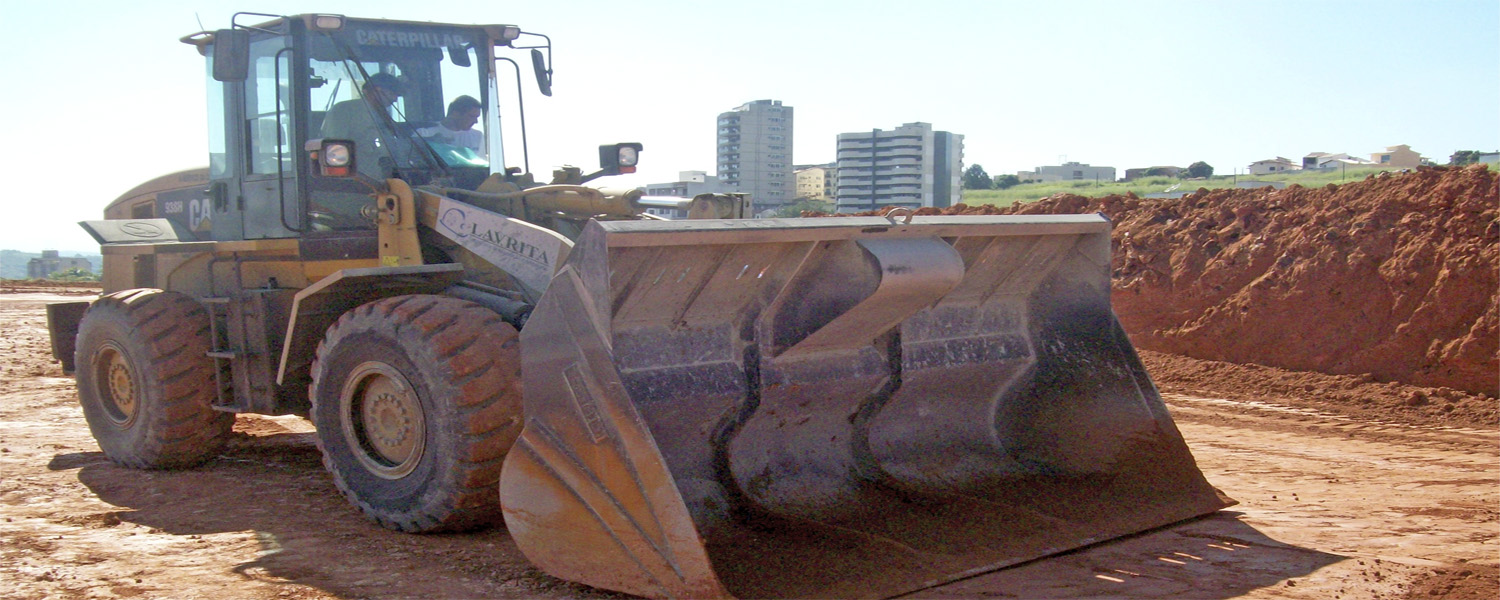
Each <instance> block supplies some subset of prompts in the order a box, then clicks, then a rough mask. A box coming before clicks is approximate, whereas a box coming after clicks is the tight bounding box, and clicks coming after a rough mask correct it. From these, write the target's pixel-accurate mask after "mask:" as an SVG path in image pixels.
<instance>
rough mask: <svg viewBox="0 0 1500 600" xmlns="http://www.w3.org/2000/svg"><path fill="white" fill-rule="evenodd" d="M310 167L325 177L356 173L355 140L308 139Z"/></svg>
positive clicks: (306, 148) (307, 148) (307, 150)
mask: <svg viewBox="0 0 1500 600" xmlns="http://www.w3.org/2000/svg"><path fill="white" fill-rule="evenodd" d="M302 149H303V150H304V151H306V152H307V158H308V161H309V163H308V167H309V168H311V169H312V170H313V172H314V173H317V174H318V175H321V176H323V177H349V176H351V175H353V174H354V159H355V156H354V142H351V141H349V140H325V139H316V140H307V143H306V144H304V145H303V146H302Z"/></svg>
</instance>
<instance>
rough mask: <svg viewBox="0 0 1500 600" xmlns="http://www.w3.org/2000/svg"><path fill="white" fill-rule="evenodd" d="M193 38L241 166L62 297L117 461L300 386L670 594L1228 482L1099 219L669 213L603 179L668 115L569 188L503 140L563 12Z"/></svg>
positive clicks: (422, 482)
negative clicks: (95, 281)
mask: <svg viewBox="0 0 1500 600" xmlns="http://www.w3.org/2000/svg"><path fill="white" fill-rule="evenodd" d="M247 17H254V18H256V20H257V21H258V22H256V23H255V24H253V25H250V24H242V23H240V20H241V19H246V18H247ZM247 20H248V19H247ZM184 41H185V42H187V43H188V44H191V45H193V46H194V47H195V48H197V49H198V50H199V52H201V53H202V54H203V55H204V56H205V57H206V58H207V59H208V66H209V72H210V73H211V75H212V79H211V80H210V81H209V94H208V100H209V108H210V110H209V114H210V127H209V152H210V154H209V166H208V167H207V168H206V169H198V170H192V171H185V172H182V173H175V174H171V175H167V176H163V177H160V178H158V179H156V180H153V181H150V182H148V183H146V184H144V185H142V186H140V187H138V188H136V189H134V190H131V191H130V192H128V193H126V194H125V195H124V196H122V197H121V198H120V199H118V200H117V201H115V202H114V203H112V204H110V205H109V207H108V208H106V210H105V219H104V220H101V221H89V222H85V223H83V224H82V225H83V226H84V227H85V228H86V229H87V230H88V231H89V232H90V233H91V234H92V235H93V236H94V237H95V238H96V239H97V240H98V241H99V243H100V244H101V246H102V253H103V255H104V286H105V289H104V291H105V294H104V295H103V296H102V297H101V298H100V299H98V300H97V301H95V302H93V303H92V304H80V303H66V304H57V305H53V306H51V307H49V327H50V328H51V330H52V336H53V351H54V354H55V356H56V357H57V358H58V359H59V360H61V361H62V362H63V363H64V367H65V369H68V370H70V371H74V372H76V376H77V381H78V391H79V398H80V401H81V403H82V405H83V410H84V414H85V416H86V417H87V420H88V423H89V426H90V428H91V429H92V431H93V433H94V436H95V438H96V439H97V440H98V442H99V446H100V448H101V449H103V451H104V452H105V453H106V454H107V455H108V456H109V457H110V458H111V459H112V460H114V461H116V462H118V463H120V464H122V465H126V466H130V467H137V468H147V469H155V468H181V467H190V466H192V465H196V464H200V463H202V462H204V461H208V460H213V459H214V457H215V456H217V454H218V453H219V451H220V449H221V448H222V447H223V444H224V440H225V438H226V436H227V435H228V433H229V431H230V427H231V425H232V423H233V420H234V415H235V414H236V413H253V414H266V415H282V414H299V415H306V416H308V417H310V418H311V420H312V422H313V424H314V425H315V426H316V428H317V439H318V444H319V447H320V449H321V450H322V453H323V457H324V464H325V466H326V467H327V469H328V471H329V472H330V473H331V474H332V476H333V479H334V481H335V483H336V484H337V486H338V489H339V490H340V491H341V492H342V493H343V494H344V495H345V496H346V497H347V498H348V499H349V500H350V502H351V503H353V504H354V505H355V506H357V507H358V509H359V510H360V511H362V512H363V513H364V514H366V515H367V516H368V517H369V518H370V519H372V520H374V521H376V522H378V523H379V524H380V525H382V526H385V527H389V528H392V529H398V530H403V531H410V532H430V531H453V530H464V529H470V528H474V527H481V526H485V525H490V524H495V523H499V522H500V521H502V520H503V522H504V526H505V527H506V529H507V530H508V532H509V533H510V535H511V536H512V537H513V538H514V539H515V541H516V544H517V545H518V546H519V547H520V549H521V550H522V552H524V553H525V555H526V556H527V557H528V558H529V559H530V560H532V561H533V562H534V563H535V564H537V565H538V566H540V567H541V568H543V569H544V570H546V571H547V572H549V573H551V574H553V575H556V576H558V577H561V578H564V579H569V580H573V581H579V582H582V583H585V584H589V585H592V586H597V587H600V588H606V589H612V590H620V591H624V592H629V593H632V594H639V595H642V596H649V597H661V598H668V597H691V598H708V597H730V596H739V597H871V596H890V595H895V594H901V593H905V592H909V591H912V590H917V589H922V588H925V587H929V586H934V585H939V584H942V583H944V582H947V581H952V580H955V579H958V578H962V577H966V576H970V575H973V574H977V573H981V572H984V571H986V570H992V569H996V568H1000V567H1003V566H1006V565H1011V564H1015V563H1018V562H1022V561H1027V560H1031V559H1034V558H1037V557H1041V556H1045V555H1049V554H1053V553H1057V552H1061V551H1065V550H1068V549H1072V548H1077V547H1080V546H1083V545H1087V544H1091V543H1094V542H1097V541H1100V540H1105V539H1108V538H1111V537H1116V536H1121V535H1126V534H1131V533H1135V532H1140V531H1143V530H1147V529H1151V528H1154V527H1159V526H1162V525H1166V524H1170V523H1173V522H1176V521H1180V520H1183V519H1187V518H1191V517H1195V516H1198V515H1203V514H1206V513H1210V512H1212V511H1215V510H1218V509H1220V508H1222V507H1224V506H1227V505H1229V504H1230V503H1232V501H1229V500H1228V499H1227V498H1224V497H1223V496H1221V495H1220V494H1218V493H1217V491H1216V490H1214V489H1213V488H1212V487H1211V486H1210V485H1209V484H1208V483H1207V482H1206V481H1205V480H1204V478H1203V476H1202V474H1201V473H1200V472H1199V470H1198V468H1197V466H1196V465H1195V463H1194V461H1193V458H1192V456H1191V455H1190V454H1189V452H1188V450H1187V448H1186V446H1185V445H1184V444H1183V440H1182V437H1181V435H1180V434H1179V433H1178V431H1177V429H1176V427H1175V426H1174V424H1173V422H1172V420H1171V418H1170V416H1169V415H1168V413H1167V411H1166V409H1165V408H1164V406H1163V404H1162V401H1161V399H1160V397H1159V396H1158V394H1157V392H1156V390H1155V388H1154V387H1153V386H1152V384H1151V381H1150V379H1149V378H1148V377H1147V375H1146V372H1145V371H1144V369H1143V368H1142V366H1141V362H1140V360H1139V359H1138V357H1137V356H1136V355H1135V352H1134V350H1133V349H1132V347H1131V345H1130V342H1129V340H1128V339H1127V338H1126V337H1125V334H1124V332H1123V331H1122V330H1121V328H1120V326H1119V323H1118V322H1117V321H1116V319H1115V317H1114V315H1113V313H1112V312H1111V310H1110V306H1109V287H1110V286H1109V272H1108V267H1109V262H1110V240H1109V224H1108V222H1107V221H1105V220H1104V219H1103V218H1102V217H1098V216H1033V217H912V216H910V214H905V215H897V214H892V215H891V216H889V217H853V218H837V219H834V218H829V219H761V220H755V219H745V218H741V217H744V216H746V215H747V214H748V213H749V210H748V207H747V206H746V199H745V198H743V197H740V196H734V195H730V196H708V197H702V198H698V199H694V200H692V201H683V202H682V205H681V206H678V207H676V208H680V209H683V210H687V211H688V213H689V216H690V217H693V218H689V219H684V220H663V219H657V218H652V217H651V216H650V215H648V214H646V211H645V209H644V208H643V206H644V205H645V204H643V202H642V200H641V198H640V196H639V194H638V192H635V191H609V190H602V189H596V188H594V187H589V186H586V185H584V184H585V183H587V182H589V181H591V180H593V179H595V178H598V177H602V176H607V175H613V174H617V173H622V172H628V171H631V170H633V168H634V166H635V163H636V161H637V159H638V157H639V152H640V150H641V146H640V145H639V144H611V145H606V146H601V147H600V159H601V168H600V170H599V171H597V172H594V173H589V174H584V173H583V172H582V170H580V169H577V168H573V167H564V168H561V169H559V170H558V171H556V172H555V173H554V174H553V176H552V177H551V179H550V180H549V181H547V182H545V183H543V182H538V181H536V180H535V178H534V177H533V175H532V174H531V173H530V168H529V164H527V163H528V162H529V160H528V159H527V158H526V156H525V151H524V139H525V137H524V130H523V131H522V132H521V134H522V135H520V136H518V137H517V138H512V141H514V140H515V139H519V140H520V141H521V146H522V152H521V153H520V158H521V160H520V161H519V163H520V164H519V165H517V164H514V163H516V162H517V161H515V160H514V159H515V158H516V153H514V152H511V153H507V150H511V148H507V147H506V145H505V144H504V143H503V141H504V140H505V139H506V138H505V137H504V136H502V135H501V133H502V132H501V129H500V124H501V122H500V114H501V113H502V112H503V111H516V112H519V109H520V99H519V98H520V96H521V94H520V87H521V82H520V73H521V71H522V68H521V66H520V64H521V63H518V62H516V61H515V60H514V59H512V58H510V55H511V54H513V53H517V52H524V53H525V54H523V55H522V56H525V55H529V56H530V59H529V61H522V63H525V62H529V63H530V67H531V69H532V70H533V71H534V74H535V76H536V83H537V85H538V86H539V87H540V89H541V91H542V92H543V93H544V94H547V95H550V90H551V76H552V70H551V63H550V53H551V41H550V39H549V38H547V37H546V36H542V35H539V34H533V33H529V32H525V31H522V30H521V29H519V28H517V27H514V26H509V25H484V26H470V25H448V24H437V23H416V22H401V21H386V20H372V19H353V18H345V17H343V16H340V15H329V14H315V15H300V16H290V17H283V16H275V15H255V14H250V13H241V14H237V15H235V18H234V19H233V20H232V21H231V27H230V28H228V29H222V30H218V31H212V32H200V33H197V34H193V35H190V36H187V37H186V38H184ZM464 97H467V98H469V100H462V98H464ZM511 99H515V102H514V103H512V102H511ZM455 112H459V113H461V114H460V116H465V115H466V116H467V117H468V121H467V123H473V124H474V125H473V126H470V127H469V128H467V129H465V128H464V125H466V124H467V123H465V122H464V121H465V119H462V118H460V119H453V118H450V117H452V116H453V115H454V114H455ZM507 114H509V113H507ZM507 122H508V123H509V122H510V121H507ZM455 127H456V128H455Z"/></svg>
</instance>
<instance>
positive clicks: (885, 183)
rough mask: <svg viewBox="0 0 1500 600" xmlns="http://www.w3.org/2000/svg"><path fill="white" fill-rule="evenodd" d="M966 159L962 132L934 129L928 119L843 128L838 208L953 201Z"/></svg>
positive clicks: (959, 188)
mask: <svg viewBox="0 0 1500 600" xmlns="http://www.w3.org/2000/svg"><path fill="white" fill-rule="evenodd" d="M963 160H964V136H962V135H959V134H956V133H949V132H946V131H933V129H932V125H931V124H929V123H907V124H905V125H902V126H900V127H897V128H896V129H894V130H891V131H881V130H879V129H875V130H871V131H868V132H860V133H841V134H839V139H838V184H837V188H836V190H837V191H836V192H835V196H836V200H835V201H836V203H837V205H838V210H839V212H859V211H865V210H881V209H884V208H887V207H892V206H905V207H908V208H921V207H924V206H932V207H938V208H945V207H948V206H952V205H954V204H957V203H958V202H959V195H960V192H961V191H962V189H963V166H964V165H963Z"/></svg>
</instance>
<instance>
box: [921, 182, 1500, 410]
mask: <svg viewBox="0 0 1500 600" xmlns="http://www.w3.org/2000/svg"><path fill="white" fill-rule="evenodd" d="M1094 212H1098V213H1103V214H1104V215H1106V216H1108V217H1109V219H1110V220H1111V221H1113V222H1114V224H1115V225H1114V227H1115V228H1114V235H1113V237H1114V247H1115V253H1114V261H1113V268H1114V294H1113V299H1114V307H1115V311H1116V312H1117V313H1118V314H1119V315H1120V320H1121V321H1122V322H1123V323H1124V325H1125V329H1126V330H1127V331H1128V332H1129V333H1130V337H1131V339H1132V340H1133V341H1134V342H1135V344H1136V345H1137V346H1138V347H1140V348H1144V349H1148V350H1156V351H1160V352H1167V353H1172V354H1181V355H1185V356H1191V357H1195V358H1203V359H1209V360H1217V361H1227V362H1236V363H1256V364H1262V365H1270V366H1275V367H1283V368H1287V369H1296V370H1302V371H1317V372H1321V373H1330V374H1352V375H1361V374H1369V376H1370V377H1371V378H1373V379H1374V380H1376V381H1380V382H1386V381H1400V382H1404V383H1409V384H1415V385H1422V386H1431V387H1435V388H1441V387H1448V388H1455V389H1459V390H1464V391H1467V392H1470V393H1474V394H1487V395H1489V396H1496V395H1500V360H1497V354H1500V352H1497V351H1500V348H1497V346H1500V312H1497V311H1500V306H1497V302H1500V294H1497V290H1500V273H1497V265H1500V198H1497V189H1496V174H1495V172H1494V171H1491V170H1489V169H1488V168H1486V166H1485V165H1476V166H1471V167H1465V168H1455V169H1446V168H1423V169H1419V170H1418V171H1416V172H1414V173H1405V174H1387V175H1381V176H1374V177H1370V178H1368V179H1366V180H1364V181H1357V182H1352V183H1347V184H1344V185H1331V184H1330V185H1328V186H1325V187H1322V188H1304V187H1301V186H1296V185H1293V186H1290V187H1288V188H1287V189H1284V190H1275V189H1272V188H1260V189H1251V190H1233V189H1230V190H1213V191H1210V190H1202V189H1200V190H1198V191H1197V192H1195V193H1192V194H1189V195H1187V196H1185V197H1183V198H1180V199H1144V198H1138V197H1136V196H1134V195H1133V194H1127V195H1124V196H1120V195H1110V196H1105V197H1102V198H1086V197H1083V196H1075V195H1060V196H1054V197H1051V198H1046V199H1043V200H1040V201H1038V202H1035V203H1029V204H1016V205H1014V206H1011V207H1008V208H998V207H994V206H973V207H969V206H963V205H959V206H956V207H953V208H950V209H944V210H942V211H938V210H934V209H923V210H921V211H918V213H917V214H919V215H921V214H939V213H946V214H1078V213H1094Z"/></svg>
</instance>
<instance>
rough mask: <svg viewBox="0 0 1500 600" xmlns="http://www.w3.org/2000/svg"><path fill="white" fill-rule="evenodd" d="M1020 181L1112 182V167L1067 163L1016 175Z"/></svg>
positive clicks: (1113, 175)
mask: <svg viewBox="0 0 1500 600" xmlns="http://www.w3.org/2000/svg"><path fill="white" fill-rule="evenodd" d="M1016 175H1017V176H1018V177H1020V178H1021V179H1022V180H1026V179H1031V180H1035V181H1114V180H1115V168H1114V167H1091V166H1089V165H1085V164H1082V163H1076V162H1068V163H1063V164H1061V165H1050V166H1045V167H1037V168H1036V170H1035V171H1020V172H1018V173H1016Z"/></svg>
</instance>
